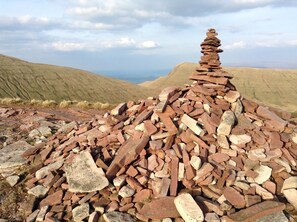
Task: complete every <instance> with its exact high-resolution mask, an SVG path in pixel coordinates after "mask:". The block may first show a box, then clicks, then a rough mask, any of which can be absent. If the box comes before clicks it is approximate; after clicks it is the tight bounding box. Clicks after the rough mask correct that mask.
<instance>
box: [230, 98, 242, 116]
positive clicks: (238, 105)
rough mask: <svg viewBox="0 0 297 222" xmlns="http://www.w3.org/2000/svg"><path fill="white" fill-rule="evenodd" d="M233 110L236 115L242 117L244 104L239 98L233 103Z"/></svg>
mask: <svg viewBox="0 0 297 222" xmlns="http://www.w3.org/2000/svg"><path fill="white" fill-rule="evenodd" d="M231 110H232V112H233V113H234V115H235V116H236V118H239V117H240V115H241V113H242V111H243V106H242V103H241V101H240V100H239V99H238V100H237V101H236V102H234V103H232V104H231Z"/></svg>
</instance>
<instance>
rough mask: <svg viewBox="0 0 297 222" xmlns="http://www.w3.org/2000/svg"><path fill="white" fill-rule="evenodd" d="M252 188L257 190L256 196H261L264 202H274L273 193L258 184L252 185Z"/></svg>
mask: <svg viewBox="0 0 297 222" xmlns="http://www.w3.org/2000/svg"><path fill="white" fill-rule="evenodd" d="M250 186H251V187H255V188H256V194H258V195H260V196H261V197H262V199H263V200H272V199H273V198H274V197H273V195H272V193H270V192H269V191H268V190H266V189H265V188H263V187H261V186H260V185H258V184H256V183H251V185H250Z"/></svg>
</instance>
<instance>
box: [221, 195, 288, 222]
mask: <svg viewBox="0 0 297 222" xmlns="http://www.w3.org/2000/svg"><path fill="white" fill-rule="evenodd" d="M285 207H286V205H285V204H283V203H280V202H278V201H270V200H267V201H264V202H261V203H259V204H255V205H253V206H251V207H248V208H245V209H243V210H240V211H238V212H236V213H234V214H230V215H229V216H227V217H226V218H224V219H225V221H226V222H231V221H232V222H251V221H256V220H257V219H260V218H263V217H265V216H267V215H271V214H274V213H278V212H282V211H283V210H284V209H285Z"/></svg>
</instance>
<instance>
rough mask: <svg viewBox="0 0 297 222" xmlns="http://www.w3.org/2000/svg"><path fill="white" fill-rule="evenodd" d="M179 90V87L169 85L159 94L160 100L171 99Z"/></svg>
mask: <svg viewBox="0 0 297 222" xmlns="http://www.w3.org/2000/svg"><path fill="white" fill-rule="evenodd" d="M176 91H177V87H172V86H171V87H167V88H165V89H163V90H162V92H161V93H160V94H159V100H160V101H167V100H169V99H170V98H171V97H172V96H173V95H174V94H175V93H176Z"/></svg>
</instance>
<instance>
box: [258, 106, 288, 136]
mask: <svg viewBox="0 0 297 222" xmlns="http://www.w3.org/2000/svg"><path fill="white" fill-rule="evenodd" d="M257 115H258V116H260V117H263V118H265V119H267V120H268V121H265V122H266V124H268V125H270V126H271V127H272V128H273V129H275V130H277V131H280V132H282V131H284V129H285V126H286V125H287V123H288V122H287V121H285V120H283V119H282V118H280V117H279V116H277V115H276V114H275V113H274V112H272V111H270V110H269V109H267V108H265V107H263V106H259V107H258V109H257Z"/></svg>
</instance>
